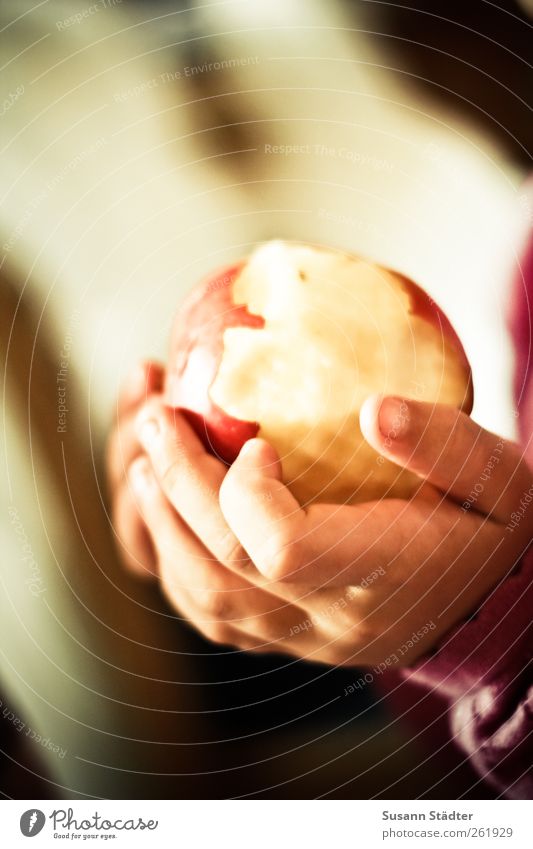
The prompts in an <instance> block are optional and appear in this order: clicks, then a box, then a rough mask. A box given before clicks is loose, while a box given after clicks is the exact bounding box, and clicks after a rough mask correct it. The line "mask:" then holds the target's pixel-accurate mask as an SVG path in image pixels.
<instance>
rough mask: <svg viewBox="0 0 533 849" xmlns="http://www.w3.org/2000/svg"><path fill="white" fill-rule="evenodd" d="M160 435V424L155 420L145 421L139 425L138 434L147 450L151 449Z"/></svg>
mask: <svg viewBox="0 0 533 849" xmlns="http://www.w3.org/2000/svg"><path fill="white" fill-rule="evenodd" d="M159 433H160V428H159V423H158V422H157V421H156V420H155V419H145V420H143V421H140V422H139V423H138V425H137V434H138V436H139V439H140V441H141V444H142V445H144V447H145V448H148V449H149V448H151V447H152V446H153V445H154V444H155V442H156V441H157V438H158V436H159Z"/></svg>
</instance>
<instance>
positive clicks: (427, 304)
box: [165, 260, 473, 465]
mask: <svg viewBox="0 0 533 849" xmlns="http://www.w3.org/2000/svg"><path fill="white" fill-rule="evenodd" d="M246 262H247V260H242V261H241V262H239V263H237V264H234V265H231V266H228V267H226V268H223V269H221V270H219V271H218V272H217V273H215V274H213V275H212V276H210V277H208V278H207V279H206V280H205V281H203V282H202V283H200V284H199V285H198V286H197V287H195V288H194V289H193V290H192V292H191V294H190V295H189V296H188V298H187V299H186V300H185V302H184V304H183V305H182V307H181V308H180V310H179V312H178V315H177V317H176V321H175V324H174V327H173V331H172V336H171V348H170V358H169V367H168V371H167V377H166V384H165V401H166V403H167V404H168V405H169V406H170V407H172V408H174V409H177V410H179V411H180V412H182V413H183V414H184V415H185V417H186V418H187V420H188V421H189V422H190V424H191V425H192V426H193V428H194V430H195V431H196V433H197V434H198V436H199V437H200V438H201V440H202V442H203V444H204V445H205V447H206V448H207V450H209V451H210V453H212V454H214V455H215V456H217V457H219V458H220V459H222V460H223V461H224V462H225V463H226V464H227V465H231V463H233V462H234V460H235V459H236V458H237V456H238V454H239V452H240V450H241V448H242V446H243V445H244V444H245V442H247V441H248V440H249V439H252V438H254V437H255V436H257V435H258V433H259V431H260V426H261V423H260V422H252V421H243V420H240V419H237V418H233V417H232V416H229V415H227V414H226V413H225V412H224V410H222V409H221V408H220V407H219V406H218V405H216V404H215V403H214V402H213V401H212V400H211V397H210V388H211V386H212V384H213V383H214V381H215V379H216V377H217V372H218V368H219V364H220V362H221V360H222V356H223V353H224V339H223V337H224V331H225V330H226V328H229V327H239V326H241V327H252V328H262V327H264V324H265V322H264V319H263V318H262V317H261V316H258V315H253V314H251V313H250V312H249V311H248V310H247V308H246V307H245V306H243V305H238V304H235V303H234V301H233V283H234V281H235V279H236V278H237V276H238V275H239V273H240V272H241V270H242V269H243V268H244V267H245V265H246ZM392 273H393V274H394V275H395V277H396V279H397V280H399V282H400V283H401V285H402V286H403V288H404V291H406V292H407V293H408V295H409V297H410V302H411V306H410V312H411V313H412V314H413V315H417V316H419V317H420V318H423V319H424V320H425V321H427V322H429V323H430V324H431V325H433V326H434V327H435V328H436V329H437V330H438V332H439V334H442V335H443V336H444V337H445V338H446V339H447V340H448V342H449V343H450V345H451V346H452V347H453V349H454V350H455V351H456V354H457V356H458V358H459V360H460V362H461V363H462V364H463V365H464V370H465V375H468V380H467V381H465V391H464V397H463V399H462V403H461V409H462V410H463V411H465V412H466V413H469V412H470V411H471V409H472V404H473V389H472V379H471V374H470V366H469V363H468V360H467V357H466V354H465V352H464V349H463V346H462V344H461V342H460V340H459V337H458V336H457V334H456V332H455V330H454V329H453V327H452V325H451V323H450V322H449V320H448V318H447V317H446V315H445V314H444V313H443V312H442V310H441V309H440V308H439V307H438V305H437V304H436V303H435V302H434V301H433V299H432V298H430V296H429V295H428V294H427V293H426V292H425V291H424V290H423V289H421V288H420V287H419V286H418V285H417V284H416V283H414V282H413V281H412V280H410V279H409V278H407V277H405V276H404V275H402V274H399V273H397V272H392Z"/></svg>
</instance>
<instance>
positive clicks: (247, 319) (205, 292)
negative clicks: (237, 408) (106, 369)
mask: <svg viewBox="0 0 533 849" xmlns="http://www.w3.org/2000/svg"><path fill="white" fill-rule="evenodd" d="M244 264H245V261H243V262H240V263H237V264H234V265H231V266H228V267H227V268H224V269H222V270H221V271H218V272H217V273H216V274H214V275H213V276H211V277H208V278H207V279H206V280H205V281H203V282H202V283H200V285H199V286H197V287H196V288H195V289H193V291H192V292H191V294H190V295H189V297H188V298H187V299H186V301H185V303H184V304H183V305H182V307H181V309H180V310H179V313H178V315H177V318H176V322H175V324H174V327H173V330H172V338H171V348H170V359H169V368H168V371H167V377H166V385H165V401H166V403H167V404H168V405H169V406H170V407H173V408H175V409H179V410H180V411H181V412H182V413H183V414H184V415H185V417H186V418H187V420H188V421H189V422H190V424H191V425H192V426H193V428H194V430H195V431H196V433H197V434H198V436H199V437H200V438H201V440H202V442H203V444H204V445H205V447H206V448H207V449H208V450H209V451H210V452H211V453H212V454H214V455H215V456H216V457H219V458H220V459H221V460H223V461H224V462H225V463H226V464H227V465H231V463H233V461H234V460H236V458H237V456H238V454H239V451H240V450H241V448H242V446H243V445H244V443H245V442H247V441H248V440H249V439H253V438H254V437H255V436H257V434H258V432H259V423H258V422H245V421H240V420H239V419H235V418H233V417H232V416H228V415H227V414H226V413H225V412H224V411H223V410H221V409H220V407H218V406H217V405H216V404H214V403H213V402H212V401H211V398H210V393H209V390H210V387H211V384H212V383H213V381H214V380H215V378H216V375H217V371H218V366H219V363H220V361H221V359H222V354H223V351H224V341H223V337H224V331H225V330H226V328H227V327H238V326H240V327H259V328H260V327H263V326H264V321H263V319H262V318H261V317H259V316H255V315H251V314H250V313H249V312H248V310H247V309H246V307H244V306H238V305H235V304H234V302H233V298H232V289H233V281H234V280H235V278H236V276H237V275H238V274H239V272H240V271H241V269H242V268H243V266H244Z"/></svg>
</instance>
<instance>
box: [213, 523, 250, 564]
mask: <svg viewBox="0 0 533 849" xmlns="http://www.w3.org/2000/svg"><path fill="white" fill-rule="evenodd" d="M218 552H219V559H220V560H221V562H222V563H224V565H225V566H229V567H231V568H235V567H236V568H245V567H247V566H249V565H250V558H249V557H248V555H247V553H246V551H245V550H244V548H243V546H242V544H241V542H240V541H239V539H238V538H237V537H236V536H235V534H234V533H233V531H232V530H230V529H229V528H228V530H227V532H226V533H225V534H223V536H222V537H221V539H220V541H219V544H218Z"/></svg>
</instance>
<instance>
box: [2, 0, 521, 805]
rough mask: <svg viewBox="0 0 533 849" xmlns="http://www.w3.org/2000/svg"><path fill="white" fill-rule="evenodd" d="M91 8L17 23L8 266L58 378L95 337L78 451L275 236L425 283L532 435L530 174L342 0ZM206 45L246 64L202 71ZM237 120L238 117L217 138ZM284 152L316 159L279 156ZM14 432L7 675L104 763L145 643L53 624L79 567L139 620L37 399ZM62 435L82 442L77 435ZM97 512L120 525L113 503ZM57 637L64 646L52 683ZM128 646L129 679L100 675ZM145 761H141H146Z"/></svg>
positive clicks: (11, 6) (71, 776)
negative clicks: (515, 403)
mask: <svg viewBox="0 0 533 849" xmlns="http://www.w3.org/2000/svg"><path fill="white" fill-rule="evenodd" d="M87 6H88V4H85V3H79V4H78V3H72V2H68V3H66V2H65V3H59V2H54V3H48V4H45V5H41V6H38V7H36V8H35V9H33V10H32V4H31V3H28V2H26V0H24V2H16V3H15V2H14V0H12V2H7V3H4V4H3V6H2V9H1V11H0V26H1V27H6V29H4V31H3V32H2V34H1V37H2V39H3V45H2V47H3V56H4V62H7V67H6V69H5V71H4V75H3V79H2V83H1V85H2V101H5V99H6V98H9V96H10V94H13V93H14V92H17V91H19V92H20V94H18V95H17V96H16V97H15V99H14V100H13V102H12V103H11V104H10V105H9V106H8V108H7V109H6V108H5V107H4V113H3V115H2V129H3V142H2V144H3V153H2V157H1V160H0V163H1V164H0V168H1V180H0V184H1V186H2V190H1V191H2V205H1V211H0V232H1V239H2V241H1V244H0V247H1V246H2V245H3V249H2V251H1V253H2V255H3V260H2V261H3V271H7V272H8V273H9V274H10V276H11V278H12V279H15V280H16V281H17V283H18V285H19V286H20V290H21V291H22V290H23V291H24V292H25V294H29V295H30V296H31V300H32V305H33V307H34V309H36V310H37V313H39V314H40V313H41V312H42V316H43V322H44V323H45V324H46V325H47V327H48V328H50V327H51V328H52V332H53V333H55V343H53V345H52V347H54V344H55V354H56V356H57V361H58V363H59V360H60V352H61V350H62V349H63V348H64V345H65V340H67V339H71V341H70V342H69V363H68V372H69V375H70V379H71V383H72V384H73V382H74V379H75V380H76V381H77V384H78V385H79V387H80V389H79V392H78V395H76V396H75V397H73V394H72V393H71V394H70V395H69V383H67V397H69V404H70V409H71V412H70V413H69V415H68V418H67V429H68V434H67V435H68V438H70V439H71V440H73V441H74V442H75V441H76V438H77V434H76V433H75V432H73V428H77V427H80V428H83V429H84V434H85V437H86V441H85V442H84V443H83V444H84V445H85V446H86V450H87V452H88V453H87V454H86V455H84V457H83V462H84V463H86V465H87V471H88V472H89V474H90V473H91V464H92V462H93V458H92V457H91V454H90V451H91V449H94V451H95V452H96V453H97V452H98V450H99V448H100V447H101V444H102V441H103V438H104V436H105V431H106V429H107V428H108V426H109V421H110V417H111V414H112V410H113V403H114V399H115V396H116V392H117V387H118V385H119V383H120V381H121V379H122V377H123V375H124V373H125V371H126V370H127V369H128V368H129V366H130V365H131V364H132V363H133V362H135V361H136V360H138V359H139V357H144V356H154V355H156V356H161V357H163V356H164V354H165V350H166V343H167V337H168V332H169V327H170V322H171V318H172V314H173V312H174V310H175V307H176V304H177V303H178V301H179V300H180V298H181V296H182V295H183V293H184V292H185V291H186V290H187V289H188V288H189V286H190V285H192V283H193V282H194V281H196V280H197V279H198V277H200V276H201V275H202V274H204V273H206V272H207V271H209V270H210V269H211V268H212V267H213V266H215V265H217V264H218V263H223V262H226V261H227V260H230V259H233V258H234V257H237V256H240V255H242V253H243V252H246V251H247V250H248V249H249V248H250V247H251V246H252V245H253V244H254V243H255V242H256V241H257V240H261V239H264V238H269V237H272V236H285V237H288V238H301V239H305V240H316V241H320V242H325V243H330V244H334V245H339V246H341V247H344V248H348V249H350V250H353V251H360V252H362V253H364V254H367V255H369V256H372V257H374V258H377V259H379V260H381V261H383V262H386V263H389V264H391V265H392V266H394V267H397V268H399V269H400V270H402V271H404V272H405V273H407V274H409V275H411V276H413V277H414V278H415V279H416V280H418V281H419V282H421V283H422V284H423V285H424V286H425V287H426V288H427V289H428V290H429V292H430V293H431V294H432V295H433V296H434V297H435V298H436V300H437V301H438V302H439V303H440V304H441V305H442V306H443V307H444V309H445V310H446V312H447V313H448V315H449V316H450V318H451V320H452V322H453V323H454V325H455V326H456V328H457V330H458V331H459V333H460V335H461V336H462V338H463V341H464V343H465V347H466V349H467V353H468V355H469V357H470V360H471V362H472V365H473V369H474V384H475V390H476V406H475V411H474V412H475V415H476V417H477V418H478V419H479V420H480V421H482V422H483V424H485V425H486V426H489V427H491V428H493V429H495V430H497V431H499V432H502V433H505V434H512V433H513V425H514V417H513V410H512V404H511V401H510V379H509V378H510V369H511V352H510V348H509V341H508V337H507V334H506V331H505V323H504V321H505V308H504V306H505V298H506V295H505V286H506V282H507V281H506V272H507V270H508V268H510V267H511V265H512V261H513V251H514V248H515V245H516V238H517V233H518V232H519V230H520V228H521V227H522V226H523V225H524V215H523V207H522V205H521V201H520V193H519V190H518V186H519V184H520V179H521V175H520V174H517V173H513V172H512V170H511V169H510V167H509V166H508V165H506V163H505V162H504V161H502V160H501V159H500V158H499V157H498V155H497V153H496V152H495V151H494V150H491V148H490V146H489V145H488V144H487V142H486V141H485V140H484V139H482V138H480V137H478V136H477V135H476V134H475V133H474V131H473V130H472V129H471V128H470V127H466V126H462V125H460V124H458V123H457V122H456V121H455V120H454V116H453V115H450V114H443V113H439V114H436V113H435V109H434V108H430V107H429V106H428V104H426V103H424V102H421V101H420V100H417V99H415V98H414V97H413V95H412V93H411V91H410V90H409V89H406V88H404V87H403V85H402V81H401V80H396V79H395V78H394V76H393V74H391V73H390V72H388V71H387V70H386V68H384V67H383V66H384V65H386V64H387V63H386V61H384V59H383V57H380V56H376V55H375V54H374V52H373V51H372V50H371V49H370V46H369V45H368V44H367V43H366V42H365V39H364V37H363V36H362V35H361V34H358V33H355V32H353V31H348V30H345V29H344V28H343V23H344V22H343V19H342V18H341V17H340V14H339V12H338V10H337V7H336V6H335V5H334V4H332V3H328V4H326V3H324V4H322V3H318V2H313V0H311V2H310V0H305V2H303V0H283V2H279V0H273V2H269V3H265V4H262V3H249V2H244V1H243V2H228V3H223V4H217V5H214V6H213V5H209V6H206V7H204V8H199V9H198V11H197V12H196V13H194V14H193V13H186V12H184V13H180V14H169V13H168V7H167V8H166V11H165V17H164V18H160V17H159V16H158V7H157V6H156V5H154V6H153V19H152V20H151V21H145V20H143V19H142V18H141V17H139V18H136V17H135V16H134V13H133V12H132V11H131V10H129V9H128V7H127V6H126V5H125V4H123V5H122V6H121V5H116V6H115V7H114V8H106V9H105V10H103V9H101V10H100V11H99V12H98V13H97V14H92V15H89V16H88V17H86V18H83V20H81V21H80V22H79V23H76V24H74V25H71V26H69V27H68V29H66V30H65V29H64V28H63V29H62V28H61V27H59V26H58V22H61V21H64V20H65V19H67V18H69V17H70V16H72V15H73V14H74V13H75V11H76V9H79V10H80V12H83V10H84V9H86V8H87ZM135 14H137V13H135ZM138 14H139V15H140V12H139V13H138ZM14 18H17V20H16V21H14V22H13V23H10V22H11V21H13V20H14ZM183 42H186V43H183ZM200 48H202V50H203V53H202V51H201V50H200ZM204 54H208V55H209V56H210V60H211V61H213V60H214V59H215V58H216V57H218V59H219V60H220V61H222V60H225V61H226V64H227V60H228V59H231V60H238V63H239V67H238V68H233V69H232V68H228V67H225V68H223V69H220V70H216V69H214V70H211V71H204V72H202V73H199V74H195V75H194V77H191V76H190V75H187V73H186V71H185V68H186V67H189V66H190V65H192V64H193V62H194V57H195V56H203V55H204ZM241 60H242V61H241ZM199 61H200V60H199ZM201 61H203V59H202V60H201ZM177 71H179V72H180V74H181V78H180V79H177V78H176V77H177V73H176V72H177ZM161 75H163V76H161ZM165 75H166V76H165ZM22 87H23V91H22V90H21V88H22ZM225 124H226V125H233V126H230V128H229V130H228V129H216V128H217V127H218V126H219V125H225ZM266 145H302V146H304V149H305V152H300V153H293V154H290V155H281V154H276V153H272V152H270V153H269V152H267V151H268V150H269V149H268V148H265V146H266ZM315 145H321V146H324V147H325V148H327V151H326V152H324V150H323V149H322V148H320V151H319V149H318V148H315ZM8 367H9V363H8ZM58 369H59V365H58ZM52 377H53V375H52ZM51 385H53V380H52V382H51ZM32 391H33V392H36V391H38V387H35V386H34V387H32ZM49 400H50V404H51V406H52V408H53V407H54V405H57V398H53V399H49ZM3 431H4V432H3V437H4V440H3V444H4V446H5V457H4V458H3V461H2V462H3V464H4V463H5V464H6V465H5V468H6V470H7V471H6V477H5V478H3V480H2V484H1V486H2V494H1V499H2V501H1V504H2V506H1V511H2V512H1V515H0V527H1V529H2V544H3V546H4V548H5V550H6V551H9V555H8V556H7V557H6V558H4V559H3V561H2V566H1V570H2V571H1V577H2V582H3V593H4V596H5V598H4V601H3V605H4V606H5V607H6V614H5V615H2V617H0V651H1V655H0V657H1V660H0V677H1V678H2V680H3V681H4V682H5V681H8V683H9V689H10V691H11V692H12V693H13V697H14V699H15V700H16V701H17V703H18V704H20V705H21V709H24V711H25V712H26V714H27V715H30V716H31V717H32V722H33V723H34V724H35V725H36V726H39V724H40V725H41V726H42V727H44V728H45V730H46V731H47V732H48V733H49V734H52V736H55V737H58V738H59V740H60V741H61V740H65V736H67V737H68V738H69V739H68V740H67V741H66V743H65V745H68V746H69V748H70V750H71V752H72V751H77V752H80V751H84V752H85V753H87V751H90V750H91V748H94V749H95V751H96V752H97V754H99V756H100V757H101V756H102V755H101V752H99V751H98V750H99V749H101V748H102V742H101V739H100V738H99V737H98V735H96V737H98V742H95V736H94V734H93V735H92V736H91V733H92V732H91V730H90V729H91V727H93V726H96V727H101V726H102V727H103V726H105V725H106V723H107V724H108V727H109V728H110V729H111V730H112V731H111V733H116V730H117V728H118V729H122V730H124V728H125V727H126V720H125V719H124V716H123V713H121V706H120V705H121V699H122V697H124V698H123V699H122V700H123V701H127V699H128V698H130V697H131V698H135V694H136V693H138V692H140V690H141V689H142V687H143V686H144V685H143V682H142V681H136V680H135V679H133V680H130V679H128V681H129V684H128V686H129V687H130V690H128V691H127V693H126V694H125V691H124V690H123V689H121V688H123V687H124V686H125V684H124V680H123V679H120V686H119V684H118V683H117V679H116V676H115V674H114V672H113V664H114V663H117V664H118V665H120V664H121V663H122V662H123V660H124V658H123V655H124V651H126V653H127V650H126V649H124V647H123V646H122V643H121V641H120V640H114V641H113V637H112V635H110V634H109V632H108V631H106V630H105V629H97V628H95V626H94V624H93V623H92V621H91V617H90V616H89V617H87V621H85V620H84V621H83V626H82V625H81V624H80V625H79V627H80V629H81V633H79V634H78V635H77V636H76V638H75V639H74V638H73V637H72V636H69V637H67V636H63V637H62V635H61V627H55V626H54V627H53V625H52V619H54V620H58V621H59V622H60V623H62V622H63V623H64V622H69V620H70V618H72V609H71V599H70V596H69V594H68V593H66V592H65V585H64V583H63V579H62V580H58V564H59V567H60V573H61V575H66V583H67V584H68V583H69V581H70V578H69V574H70V573H72V579H73V580H74V579H76V580H78V582H80V581H79V577H80V576H79V574H77V575H76V574H75V573H76V572H81V573H82V575H83V579H82V580H81V582H80V583H81V589H80V592H81V593H82V601H83V598H84V596H83V593H85V594H86V596H85V597H86V599H87V601H86V605H87V606H88V607H89V609H90V610H91V611H94V613H95V617H96V618H97V619H98V617H100V616H101V617H103V618H104V619H105V620H106V622H112V621H113V617H116V618H117V622H120V617H121V615H122V616H123V617H125V618H126V619H127V618H128V616H129V613H124V611H122V613H121V608H120V604H119V603H118V602H117V599H116V598H115V597H114V598H113V609H112V610H111V611H110V610H109V605H110V604H111V602H110V601H109V600H108V599H107V598H106V590H105V582H104V583H103V584H99V585H98V586H99V587H100V590H99V592H98V593H93V594H92V595H91V585H92V580H93V579H92V577H91V572H90V570H91V569H92V568H94V564H91V557H90V556H88V555H87V551H86V550H85V549H87V548H89V549H90V547H91V539H90V536H91V533H90V516H89V517H88V519H87V521H88V523H89V528H88V530H87V534H88V537H89V540H88V541H87V540H86V539H84V538H82V537H81V536H80V533H79V529H78V528H76V527H75V521H74V519H73V516H72V515H69V514H68V511H67V512H65V503H68V499H67V500H66V501H65V499H64V498H63V501H62V506H61V507H57V508H56V509H54V500H53V499H54V498H55V496H54V493H53V492H51V488H52V484H51V483H50V479H49V478H48V477H47V466H46V462H47V460H46V457H44V456H43V454H42V451H41V450H40V448H39V446H38V445H35V444H31V443H29V442H28V438H29V437H28V433H26V432H25V431H24V428H22V429H21V428H20V426H19V425H18V424H17V419H16V418H15V413H14V410H13V408H10V407H8V408H7V419H6V420H5V424H4V425H3ZM54 438H57V442H58V446H61V442H62V439H63V436H62V435H61V434H58V435H56V437H54ZM66 438H67V437H65V439H66ZM7 475H9V478H10V479H11V480H15V481H16V494H15V495H13V493H12V492H11V491H10V489H9V486H8V484H7ZM53 486H54V487H55V488H57V487H58V486H60V484H58V483H57V481H56V482H55V483H54V484H53ZM82 489H83V488H82ZM43 504H44V505H45V508H46V510H45V512H42V509H41V508H42V505H43ZM13 505H14V506H15V507H16V509H17V510H18V512H19V514H20V515H21V519H22V523H23V527H24V532H25V534H26V535H27V537H28V539H29V540H30V541H31V546H32V549H33V550H34V551H35V552H36V556H37V559H38V562H39V569H40V572H41V574H42V575H43V581H44V583H45V585H46V587H47V591H46V609H45V608H44V605H43V604H42V603H41V602H42V601H43V599H42V598H41V599H40V598H35V597H34V596H32V595H31V593H29V592H28V591H27V586H26V585H25V584H24V580H25V577H27V576H25V573H24V571H23V569H22V567H21V566H20V563H21V548H20V537H17V535H16V533H15V530H14V527H13V524H12V522H11V521H10V518H9V512H8V511H9V509H10V508H12V507H13ZM61 511H63V513H62V512H61ZM94 512H95V516H96V514H97V513H101V508H100V507H99V505H98V502H97V500H96V501H95V503H94ZM101 520H102V517H101V516H100V519H99V521H100V525H101ZM95 521H96V520H95ZM76 551H78V552H83V554H80V555H79V557H78V556H77V555H76V554H75V552H76ZM106 556H109V558H110V563H111V565H110V566H109V568H110V569H115V568H116V564H114V563H112V562H111V561H112V560H113V555H112V553H110V552H109V553H108V555H106ZM101 557H104V554H102V555H101ZM14 564H15V565H14ZM80 564H82V565H80ZM87 570H89V571H87ZM103 571H104V573H105V571H106V569H105V567H103ZM117 575H118V572H117ZM116 580H119V578H118V577H117V578H116ZM128 591H131V588H129V589H128ZM50 611H51V613H50ZM137 615H138V617H139V619H138V628H139V629H140V630H142V628H143V627H144V623H143V617H142V611H141V612H137V613H136V616H137ZM17 622H18V624H17ZM130 624H131V623H130ZM28 625H29V626H31V627H30V632H29V633H28V632H27V627H28ZM133 625H135V622H134V623H133ZM121 627H122V625H117V630H118V631H119V632H120V630H121ZM146 627H147V628H148V627H151V624H150V625H149V624H146ZM96 631H98V633H97V634H96ZM76 639H77V640H78V641H79V642H81V643H82V644H83V646H84V647H85V648H84V649H81V648H80V646H79V645H78V644H77V643H76ZM154 639H157V634H156V635H155V637H154ZM107 640H109V643H107V642H106V641H107ZM34 643H37V644H38V645H43V646H45V648H46V651H45V654H46V657H47V663H46V674H45V675H41V676H39V674H38V669H37V667H38V666H39V660H38V656H37V655H36V654H35V652H34V650H33V648H32V645H33V644H34ZM87 651H89V654H91V653H94V656H95V658H96V659H95V661H94V663H93V662H92V661H91V663H88V662H87ZM106 652H107V656H108V657H109V658H111V659H112V662H111V663H110V667H111V668H107V669H106V668H105V664H103V663H101V662H99V661H98V658H99V657H100V656H101V654H102V653H103V655H104V656H105V655H106ZM130 662H133V663H135V662H136V661H135V659H134V660H133V661H132V660H131V657H130ZM161 662H162V668H163V669H164V658H163V660H162V661H161ZM173 662H174V661H173ZM180 663H182V661H181V660H180ZM81 671H83V676H85V678H84V681H83V685H80V683H79V680H78V676H79V675H80V674H81ZM177 674H178V677H179V672H178V673H177ZM91 682H92V683H91ZM93 685H94V691H95V693H96V695H95V696H94V698H93V697H88V696H87V690H89V691H90V690H91V687H93ZM98 693H100V694H101V693H104V694H105V698H101V697H100V696H98ZM66 716H70V717H73V719H72V720H71V721H70V723H67V721H66V719H65V717H66ZM79 718H81V721H78V719H79ZM152 720H153V717H148V718H147V719H146V720H145V721H146V722H148V723H149V722H151V721H152ZM141 726H142V723H141V725H139V724H138V725H137V726H135V727H134V729H133V732H132V733H133V734H134V735H138V734H139V728H140V727H141ZM183 733H184V734H185V736H186V734H187V727H186V724H185V728H184V732H183ZM126 736H127V735H126ZM104 748H105V747H104ZM106 756H107V758H108V759H109V758H112V757H114V755H113V754H112V753H111V752H106ZM116 757H117V758H119V755H118V754H117V755H116ZM138 757H139V761H138V762H135V763H134V764H133V766H139V765H140V766H142V757H143V756H142V755H141V754H139V755H138ZM102 759H103V760H105V758H102ZM95 760H98V758H97V757H95ZM134 761H135V759H134ZM50 762H51V768H52V770H53V771H54V773H55V774H57V775H58V776H60V779H61V782H63V783H64V785H65V786H67V787H77V788H79V789H80V792H82V793H89V794H91V793H96V794H99V793H101V792H103V791H102V788H103V787H104V789H105V787H106V785H105V782H104V781H103V778H102V774H101V773H96V774H84V775H83V776H82V777H80V766H79V762H78V763H77V762H76V759H75V758H70V759H69V758H65V759H63V760H58V759H57V758H55V759H54V758H51V759H50ZM131 767H132V764H131V763H130V764H129V767H128V768H131ZM111 778H112V779H113V781H117V780H118V779H117V777H116V776H111V777H110V778H109V780H110V781H111ZM122 780H124V781H125V779H122V778H121V779H120V781H122ZM121 786H124V785H121ZM119 795H120V794H119ZM124 795H127V791H126V790H124Z"/></svg>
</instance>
